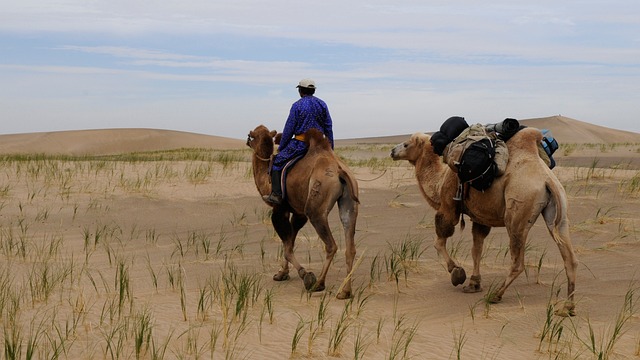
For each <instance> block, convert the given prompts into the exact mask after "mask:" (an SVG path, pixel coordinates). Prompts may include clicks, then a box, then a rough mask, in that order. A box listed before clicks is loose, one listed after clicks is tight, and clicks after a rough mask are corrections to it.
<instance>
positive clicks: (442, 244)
mask: <svg viewBox="0 0 640 360" xmlns="http://www.w3.org/2000/svg"><path fill="white" fill-rule="evenodd" d="M455 224H456V222H455V220H451V219H447V218H446V216H445V214H444V213H441V212H437V213H436V218H435V225H436V236H437V238H436V242H435V244H434V247H435V248H436V251H437V252H438V255H440V256H442V258H443V259H444V261H445V262H446V264H447V271H449V273H450V274H451V283H452V284H453V286H458V285H460V284H464V282H465V281H466V280H467V275H466V273H465V271H464V269H463V268H461V267H460V266H458V264H457V263H456V262H455V261H453V259H452V258H451V257H450V256H449V252H448V251H447V238H449V237H451V236H452V235H453V233H454V231H455Z"/></svg>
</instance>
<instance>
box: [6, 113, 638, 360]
mask: <svg viewBox="0 0 640 360" xmlns="http://www.w3.org/2000/svg"><path fill="white" fill-rule="evenodd" d="M524 123H525V124H527V125H529V126H534V127H538V128H550V129H552V131H553V132H554V134H555V135H556V138H557V139H558V140H559V142H560V144H561V148H560V149H559V150H558V152H557V153H556V159H557V161H558V166H557V167H556V168H555V169H554V170H553V171H554V173H555V174H556V175H557V176H558V178H559V179H560V180H561V182H562V184H563V186H564V187H565V189H566V191H567V194H568V197H569V206H570V208H569V215H570V219H571V236H572V241H573V244H574V246H575V248H576V252H577V255H578V259H579V261H580V265H579V267H578V279H577V283H576V311H577V315H576V316H575V317H572V318H561V317H556V316H553V315H551V313H552V310H553V307H554V306H555V305H556V304H561V303H562V301H563V300H564V298H565V296H566V278H565V275H564V269H563V265H562V260H561V258H560V255H559V252H558V250H557V247H556V245H555V244H554V243H553V241H552V239H551V237H550V236H549V234H548V233H547V230H546V228H545V227H544V225H543V224H542V223H541V222H542V220H540V219H539V220H538V223H537V224H536V225H535V226H534V228H533V230H532V232H531V233H530V236H529V241H528V246H527V250H526V255H525V256H526V260H525V261H526V265H527V266H526V271H525V273H523V274H522V275H521V276H520V277H519V278H518V279H517V280H516V281H515V282H514V283H513V284H512V285H511V287H510V288H509V289H508V290H507V292H506V293H505V296H504V298H503V300H502V302H501V303H498V304H490V303H487V302H486V301H484V297H485V294H486V292H488V291H490V289H491V288H492V286H493V285H494V284H497V283H498V282H500V281H501V280H502V279H503V278H504V276H505V275H506V274H507V270H508V267H509V264H510V258H509V254H508V249H507V244H508V237H507V234H506V232H505V230H504V229H500V228H497V229H493V230H492V232H491V234H490V235H489V237H488V238H487V241H486V243H485V253H484V258H483V261H482V277H483V284H484V287H485V291H484V292H483V293H477V294H465V293H463V292H462V290H461V287H460V286H458V287H454V286H452V285H451V283H450V280H449V274H448V273H447V271H446V269H445V268H444V266H443V262H442V261H441V259H439V258H438V257H437V254H436V251H435V249H434V248H433V246H432V244H433V241H434V239H435V232H434V227H433V216H434V211H433V210H432V209H431V208H430V207H429V206H428V205H427V204H426V202H425V201H424V199H423V198H422V197H421V195H420V192H419V190H418V187H417V185H416V182H415V177H414V173H413V168H412V167H411V166H410V165H409V164H408V163H399V162H392V161H391V160H390V159H389V156H388V154H389V150H390V149H391V147H392V146H393V145H395V144H396V143H399V142H401V141H403V140H405V138H406V137H407V136H408V135H398V136H394V137H389V138H376V139H349V140H340V141H338V143H337V147H336V152H337V153H338V154H339V155H340V156H342V157H343V158H344V159H345V161H346V162H347V163H348V164H349V166H350V167H351V169H352V170H353V172H354V173H355V174H356V177H357V179H358V182H359V186H360V201H361V205H360V213H359V217H358V224H357V231H356V241H357V251H358V253H357V255H356V259H357V263H356V265H357V267H356V270H355V271H354V274H353V281H354V290H355V296H354V298H353V299H351V300H346V301H345V300H337V299H336V298H335V293H336V292H337V289H338V288H339V287H340V282H341V281H342V279H343V278H344V277H345V276H346V274H345V268H346V266H345V263H344V254H343V252H344V248H343V240H342V239H343V234H342V230H341V226H340V223H339V221H338V219H337V214H336V212H337V211H334V212H333V213H332V214H331V221H332V229H333V233H334V236H336V239H337V241H338V245H339V250H338V254H337V256H336V258H335V259H334V262H333V264H332V267H331V269H330V270H329V275H328V277H327V290H326V291H324V292H319V293H307V292H306V291H304V286H303V284H302V280H301V279H299V278H297V277H296V276H293V272H292V278H291V279H290V280H288V281H285V282H274V281H273V280H272V276H273V274H275V273H276V272H277V270H278V269H279V265H280V260H281V257H282V253H281V251H282V247H281V245H280V241H279V239H278V238H277V236H276V235H275V233H274V231H273V227H272V226H271V224H270V219H269V211H270V210H269V209H270V208H269V207H268V206H267V205H265V204H264V203H263V202H262V200H261V199H260V198H259V197H258V193H257V191H256V189H255V185H254V183H253V178H252V175H251V171H250V166H251V165H250V162H249V156H250V150H249V149H248V148H246V146H244V140H243V139H227V138H220V137H215V136H208V135H199V134H190V133H181V132H171V131H165V130H151V129H115V130H91V131H84V132H62V133H37V134H19V135H0V159H2V160H1V164H0V169H1V173H0V259H1V260H0V265H1V267H0V313H1V314H2V325H3V328H2V332H0V339H1V340H2V343H3V345H4V352H3V353H4V357H3V358H11V356H12V355H14V356H17V357H18V358H28V357H29V355H32V358H34V359H45V358H64V359H102V358H107V359H115V358H117V359H130V358H134V359H135V358H142V359H162V358H164V359H210V358H213V359H287V358H294V359H305V358H309V359H328V358H336V359H352V358H361V359H406V358H413V359H594V358H595V359H597V358H599V355H601V358H604V359H637V358H638V356H640V317H639V314H640V312H639V309H638V306H637V303H638V300H640V299H639V284H638V277H640V221H639V218H638V213H640V162H639V160H638V158H639V156H638V154H639V153H640V134H637V133H633V132H624V131H619V130H614V129H607V128H602V127H595V126H593V125H590V124H586V123H583V122H579V121H576V120H572V119H569V118H564V117H550V118H541V119H531V120H529V121H525V122H524ZM256 125H257V124H256ZM560 125H561V126H560ZM249 130H250V129H247V132H248V131H249ZM435 130H437V129H416V131H435ZM187 148H200V150H185V149H187ZM171 149H183V150H174V151H169V150H171ZM160 151H169V152H168V153H170V154H173V155H172V156H173V157H172V158H171V159H167V158H162V159H158V158H156V160H154V161H151V160H146V161H145V160H140V159H139V158H138V157H133V156H123V157H121V158H119V159H118V160H114V159H113V158H109V157H101V156H102V155H110V154H122V153H130V152H143V153H144V152H160ZM15 154H20V155H15ZM27 154H40V155H32V156H28V155H27ZM185 154H198V155H199V156H192V155H185ZM470 238H471V232H470V222H468V221H467V228H466V229H464V230H463V231H461V230H460V228H459V227H458V228H456V233H455V234H454V236H453V237H452V238H451V239H450V240H449V243H448V246H449V250H450V252H451V253H452V256H453V257H454V258H455V259H457V260H458V261H459V262H460V263H461V264H462V265H463V266H464V267H465V269H466V270H467V273H468V274H469V273H470V271H471V264H472V262H471V253H470V246H471V239H470ZM321 244H322V243H321V241H320V240H319V239H318V237H317V235H316V234H315V232H314V231H313V228H312V227H311V226H310V225H307V226H305V228H303V230H302V232H301V234H299V236H298V240H297V245H296V255H297V257H298V259H299V260H300V261H301V262H302V263H303V265H304V266H305V267H306V268H307V269H308V270H310V271H314V272H316V273H317V272H319V271H320V268H321V264H322V260H323V258H324V251H323V248H322V245H321Z"/></svg>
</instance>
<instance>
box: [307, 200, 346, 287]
mask: <svg viewBox="0 0 640 360" xmlns="http://www.w3.org/2000/svg"><path fill="white" fill-rule="evenodd" d="M323 214H325V215H324V216H320V215H318V216H316V217H314V218H311V219H310V220H311V224H312V225H313V227H314V229H316V232H317V233H318V236H319V237H320V239H322V242H324V250H325V253H326V255H325V259H324V262H323V264H322V271H321V272H320V276H319V277H318V279H317V280H316V279H315V276H314V275H313V274H312V273H308V274H307V276H306V277H305V279H304V282H305V287H306V288H307V290H309V291H322V290H324V289H325V284H324V282H325V279H326V277H327V273H328V272H329V266H331V261H333V257H334V256H335V254H336V252H337V250H338V247H337V245H336V241H335V239H334V238H333V234H331V228H330V227H329V221H328V219H327V216H326V213H324V212H323ZM314 280H315V281H314Z"/></svg>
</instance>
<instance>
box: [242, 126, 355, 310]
mask: <svg viewBox="0 0 640 360" xmlns="http://www.w3.org/2000/svg"><path fill="white" fill-rule="evenodd" d="M275 136H276V131H269V129H267V128H266V127H265V126H263V125H260V126H258V127H256V128H255V129H254V130H253V131H251V132H249V136H248V138H247V145H248V146H249V147H250V148H251V149H253V160H252V164H253V177H254V180H255V183H256V187H257V189H258V192H259V193H260V195H266V194H269V193H270V192H271V184H270V176H269V175H268V169H269V160H270V158H271V155H273V152H274V147H275V146H274V137H275ZM305 141H306V142H307V145H308V147H309V150H308V152H307V154H306V155H305V156H304V157H303V158H302V159H300V160H299V161H298V162H297V163H296V164H295V166H293V167H292V168H291V169H290V170H289V171H288V174H287V181H286V188H285V190H286V191H285V194H286V199H285V201H283V204H282V205H275V206H274V205H272V204H269V203H267V204H268V205H269V206H272V207H273V211H272V214H271V222H272V224H273V227H274V228H275V230H276V232H277V233H278V236H279V237H280V239H281V240H282V243H283V246H284V260H283V262H282V268H281V269H280V271H278V273H277V274H275V275H274V276H273V280H275V281H284V280H288V279H289V263H291V264H292V265H293V266H294V267H295V269H296V270H297V271H298V276H300V278H302V279H303V280H304V285H305V288H306V289H307V290H309V291H322V290H324V289H325V278H326V276H327V272H328V271H329V266H330V265H331V261H332V260H333V257H334V255H335V254H336V251H337V245H336V241H335V239H334V238H333V235H332V234H331V228H330V227H329V221H328V215H329V212H331V209H333V206H334V205H335V204H336V203H338V209H339V212H340V221H341V222H342V227H343V228H344V235H345V236H344V238H345V242H346V249H345V256H346V262H347V277H346V278H345V280H344V282H343V284H342V285H343V286H342V288H341V289H340V290H339V291H338V294H337V298H338V299H346V298H350V297H351V269H352V267H353V260H354V258H355V255H356V246H355V239H354V236H355V231H356V218H357V217H358V204H359V201H358V184H357V182H356V180H355V177H354V176H353V175H352V174H351V171H350V170H349V169H348V168H347V167H346V165H344V164H343V163H342V162H341V161H340V160H339V159H338V158H337V157H336V155H335V154H334V152H333V151H332V150H331V145H330V143H329V141H328V140H327V139H325V138H324V136H323V135H322V133H321V132H320V131H318V130H316V129H312V130H309V131H308V132H307V133H306V134H305ZM307 220H309V221H310V222H311V225H313V227H314V229H315V230H316V232H317V233H318V236H319V237H320V239H322V241H323V242H324V245H325V251H326V257H325V260H324V264H323V265H322V272H321V273H320V277H319V278H318V279H317V280H316V277H315V275H314V274H313V273H312V272H307V271H306V270H305V269H304V267H302V265H300V263H299V262H298V260H297V259H296V257H295V255H294V252H293V251H294V245H295V240H296V235H297V234H298V231H299V230H300V229H301V228H302V227H303V226H304V225H305V224H306V223H307Z"/></svg>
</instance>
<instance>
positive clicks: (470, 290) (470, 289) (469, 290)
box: [462, 284, 482, 294]
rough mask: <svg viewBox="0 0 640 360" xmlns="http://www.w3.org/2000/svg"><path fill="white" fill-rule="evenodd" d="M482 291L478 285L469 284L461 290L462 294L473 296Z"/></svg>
mask: <svg viewBox="0 0 640 360" xmlns="http://www.w3.org/2000/svg"><path fill="white" fill-rule="evenodd" d="M481 291H482V286H481V285H480V284H469V285H467V286H465V287H463V288H462V292H463V293H467V294H473V293H478V292H481Z"/></svg>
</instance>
